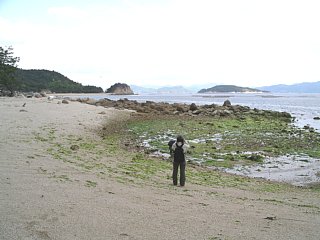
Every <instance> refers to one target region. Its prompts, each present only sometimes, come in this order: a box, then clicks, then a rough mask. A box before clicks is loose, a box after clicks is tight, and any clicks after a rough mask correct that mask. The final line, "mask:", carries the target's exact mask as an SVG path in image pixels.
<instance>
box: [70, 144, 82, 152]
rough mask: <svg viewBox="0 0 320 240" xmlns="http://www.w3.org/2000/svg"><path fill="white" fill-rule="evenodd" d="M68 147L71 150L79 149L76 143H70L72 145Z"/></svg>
mask: <svg viewBox="0 0 320 240" xmlns="http://www.w3.org/2000/svg"><path fill="white" fill-rule="evenodd" d="M70 149H71V150H72V151H77V150H79V149H80V147H79V146H78V145H72V146H71V147H70Z"/></svg>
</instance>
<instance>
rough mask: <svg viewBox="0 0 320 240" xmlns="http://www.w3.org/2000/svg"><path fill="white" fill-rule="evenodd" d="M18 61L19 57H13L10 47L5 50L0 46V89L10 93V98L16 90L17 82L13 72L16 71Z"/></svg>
mask: <svg viewBox="0 0 320 240" xmlns="http://www.w3.org/2000/svg"><path fill="white" fill-rule="evenodd" d="M19 60H20V58H19V57H14V56H13V48H12V47H11V46H10V47H7V48H6V49H5V48H3V47H1V46H0V89H2V90H8V91H10V95H11V96H13V94H14V91H15V90H16V89H17V80H16V78H15V76H14V72H15V71H16V69H17V63H18V62H19Z"/></svg>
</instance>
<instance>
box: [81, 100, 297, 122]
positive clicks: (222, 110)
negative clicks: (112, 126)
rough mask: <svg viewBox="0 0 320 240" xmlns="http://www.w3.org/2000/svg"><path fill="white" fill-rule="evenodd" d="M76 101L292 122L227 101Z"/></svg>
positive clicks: (156, 111)
mask: <svg viewBox="0 0 320 240" xmlns="http://www.w3.org/2000/svg"><path fill="white" fill-rule="evenodd" d="M77 101H79V102H82V103H87V104H91V105H96V106H103V107H113V108H116V109H129V110H134V111H136V112H138V113H143V114H154V115H162V116H164V115H177V116H212V117H243V116H245V115H263V116H269V117H272V118H274V117H276V118H283V119H286V120H287V121H288V122H290V121H292V120H293V118H292V117H291V115H290V114H289V113H287V112H277V111H271V110H259V109H256V108H254V109H251V108H250V107H247V106H240V105H231V102H230V101H229V100H228V103H227V104H224V106H219V105H216V104H210V105H199V106H197V105H196V104H195V103H192V104H190V105H189V104H184V103H174V104H169V103H166V102H153V101H146V102H138V101H131V100H128V99H127V98H124V99H120V100H117V101H113V100H110V99H107V98H104V99H100V100H98V101H97V100H92V99H90V98H86V99H78V100H77Z"/></svg>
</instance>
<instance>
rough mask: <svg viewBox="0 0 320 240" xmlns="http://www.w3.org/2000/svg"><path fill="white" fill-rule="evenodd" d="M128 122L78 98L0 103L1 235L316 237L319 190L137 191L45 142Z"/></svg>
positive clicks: (109, 159)
mask: <svg viewBox="0 0 320 240" xmlns="http://www.w3.org/2000/svg"><path fill="white" fill-rule="evenodd" d="M125 117H130V112H129V111H126V110H122V111H121V110H115V109H112V108H103V107H96V106H92V105H88V104H82V103H79V102H69V104H63V103H61V100H58V99H54V100H52V101H49V100H47V99H46V98H42V99H34V98H32V99H26V98H0V239H3V240H9V239H10V240H11V239H137V240H138V239H188V240H189V239H197V240H198V239H205V240H210V239H211V240H212V239H279V240H280V239H297V240H298V239H299V240H300V239H314V240H318V239H319V236H320V228H319V226H320V192H319V191H315V190H313V191H311V190H308V189H303V188H290V191H277V192H259V191H252V190H243V189H242V190H240V189H237V188H231V187H216V186H210V187H209V186H199V185H192V184H188V182H187V185H186V186H185V187H184V188H180V187H172V186H171V181H170V179H157V181H161V183H162V185H164V186H166V185H167V186H168V187H157V185H152V184H145V185H143V184H140V185H136V184H132V183H130V182H127V183H126V182H120V181H118V180H117V178H115V177H113V176H109V175H107V174H104V175H102V174H101V173H99V172H97V171H96V170H91V169H90V168H87V169H83V168H80V167H77V165H75V164H72V163H70V162H67V161H61V160H58V159H56V158H54V156H53V154H50V151H49V150H50V144H49V143H48V141H45V139H44V140H41V139H42V137H43V136H44V135H45V136H47V137H48V138H50V136H52V138H53V137H54V138H55V141H56V142H58V141H61V142H66V141H67V140H68V138H71V137H72V138H79V139H96V140H97V141H99V139H100V136H99V134H98V130H99V129H100V128H102V127H103V126H104V125H105V124H108V123H111V122H112V121H114V120H115V119H117V118H125ZM52 132H54V136H53V134H51V133H52ZM50 134H51V135H50ZM82 157H83V158H85V159H86V161H88V162H90V161H93V159H92V156H91V155H90V154H89V153H88V155H84V156H82ZM101 161H103V162H104V163H105V164H110V166H111V167H112V164H115V163H117V162H119V161H123V162H126V161H127V159H126V154H125V153H123V154H120V155H118V156H113V155H110V156H108V155H106V156H104V157H103V159H102V160H101ZM168 174H170V173H168ZM187 178H188V176H187Z"/></svg>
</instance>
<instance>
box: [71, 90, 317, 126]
mask: <svg viewBox="0 0 320 240" xmlns="http://www.w3.org/2000/svg"><path fill="white" fill-rule="evenodd" d="M73 97H75V96H73ZM79 97H90V98H94V99H101V98H108V99H111V100H119V99H121V98H122V99H123V98H127V99H129V100H137V101H138V102H145V101H154V102H168V103H187V104H191V103H195V104H197V105H204V104H212V103H215V104H219V105H222V104H223V102H224V101H225V100H227V99H229V100H230V101H231V103H232V104H239V105H244V106H249V107H251V108H258V109H265V110H275V111H283V112H289V113H291V114H292V115H293V116H294V117H296V121H295V124H296V125H297V126H299V127H303V126H305V125H310V126H311V127H314V128H315V129H316V130H317V131H320V120H314V119H313V118H314V117H320V94H308V93H306V94H301V93H300V94H281V93H279V94H277V93H267V94H265V93H263V94H256V93H250V94H238V93H237V94H236V93H225V94H189V95H170V94H159V95H155V94H153V95H126V96H123V95H107V94H105V95H103V94H100V95H86V96H81V95H79Z"/></svg>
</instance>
